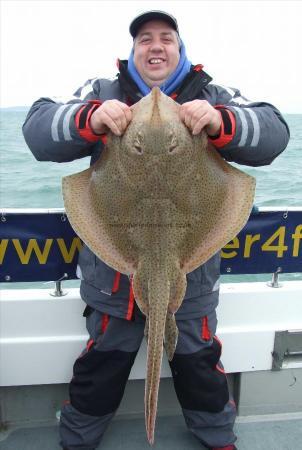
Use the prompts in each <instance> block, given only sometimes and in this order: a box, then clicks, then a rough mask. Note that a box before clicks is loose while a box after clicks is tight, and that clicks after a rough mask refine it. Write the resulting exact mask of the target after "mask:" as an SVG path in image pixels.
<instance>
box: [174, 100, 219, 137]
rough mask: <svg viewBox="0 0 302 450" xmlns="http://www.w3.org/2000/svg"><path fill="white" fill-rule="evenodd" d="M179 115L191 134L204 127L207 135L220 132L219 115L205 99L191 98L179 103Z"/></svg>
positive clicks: (198, 131)
mask: <svg viewBox="0 0 302 450" xmlns="http://www.w3.org/2000/svg"><path fill="white" fill-rule="evenodd" d="M179 115H180V118H181V120H182V121H183V122H184V124H185V125H186V126H187V127H188V128H189V129H190V130H191V131H192V134H193V135H196V134H199V133H200V132H201V130H203V129H205V131H206V133H207V134H208V135H209V136H216V135H218V134H219V132H220V127H221V115H220V113H219V111H217V110H216V109H215V108H213V106H212V105H210V103H209V102H207V101H206V100H193V101H192V102H187V103H184V104H183V105H181V107H180V109H179Z"/></svg>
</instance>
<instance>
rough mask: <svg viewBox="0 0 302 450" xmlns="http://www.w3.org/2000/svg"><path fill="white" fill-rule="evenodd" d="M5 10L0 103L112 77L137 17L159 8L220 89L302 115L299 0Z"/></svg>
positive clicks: (30, 5)
mask: <svg viewBox="0 0 302 450" xmlns="http://www.w3.org/2000/svg"><path fill="white" fill-rule="evenodd" d="M1 9H2V11H1V48H0V55H1V56H0V57H1V106H12V105H30V104H31V103H32V102H33V101H35V100H36V99H37V98H39V97H41V96H54V95H57V96H60V95H70V94H72V93H73V92H74V91H75V90H76V89H77V88H78V87H79V86H80V85H82V84H83V83H84V82H85V81H86V80H87V79H88V78H94V77H96V76H102V77H104V76H105V77H106V76H109V77H112V76H114V75H115V74H116V72H117V69H116V65H115V62H116V58H117V57H119V58H121V59H127V58H128V55H129V51H130V48H131V45H132V39H131V37H130V35H129V33H128V26H129V23H130V21H131V20H132V18H134V17H135V16H136V15H137V14H139V13H140V12H142V11H145V10H148V9H162V10H165V11H168V12H170V13H172V14H173V15H174V16H176V18H177V20H178V23H179V29H180V34H181V37H182V39H183V40H184V42H185V44H186V48H187V55H188V57H189V59H190V60H191V61H192V62H193V63H195V64H197V63H202V64H203V65H204V69H205V70H206V71H207V72H208V73H209V74H210V75H211V76H212V77H213V79H214V80H213V82H215V83H218V84H223V85H226V86H231V87H237V88H239V89H240V90H241V92H242V94H243V95H245V96H247V97H248V98H250V99H253V100H265V101H269V102H271V103H273V104H275V105H276V106H277V107H278V108H279V109H281V111H282V112H284V113H302V94H301V91H302V90H301V83H302V62H301V60H302V58H301V53H302V49H301V47H302V26H301V19H302V2H301V1H274V0H271V1H260V0H259V1H245V0H237V1H228V0H225V1H213V0H212V1H203V0H200V1H142V0H140V1H114V0H111V1H102V0H98V1H89V0H86V1H82V0H66V1H62V0H61V1H59V0H58V1H56V0H52V1H48V0H40V1H39V0H36V1H27V0H19V1H14V0H1Z"/></svg>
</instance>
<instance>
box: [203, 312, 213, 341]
mask: <svg viewBox="0 0 302 450" xmlns="http://www.w3.org/2000/svg"><path fill="white" fill-rule="evenodd" d="M201 320H202V330H201V339H203V340H204V341H210V340H211V332H210V330H209V323H208V316H204V317H202V319H201Z"/></svg>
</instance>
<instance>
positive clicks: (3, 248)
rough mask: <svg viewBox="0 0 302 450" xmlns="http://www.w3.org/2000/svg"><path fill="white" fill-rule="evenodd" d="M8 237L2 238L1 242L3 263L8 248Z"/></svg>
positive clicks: (0, 251) (0, 255) (0, 260)
mask: <svg viewBox="0 0 302 450" xmlns="http://www.w3.org/2000/svg"><path fill="white" fill-rule="evenodd" d="M7 244H8V239H1V242H0V264H2V263H3V259H4V256H5V252H6V249H7Z"/></svg>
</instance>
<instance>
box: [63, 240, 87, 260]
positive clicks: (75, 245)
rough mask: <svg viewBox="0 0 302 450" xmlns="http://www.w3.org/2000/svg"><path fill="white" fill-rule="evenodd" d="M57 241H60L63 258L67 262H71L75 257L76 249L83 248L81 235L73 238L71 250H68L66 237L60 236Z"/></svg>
mask: <svg viewBox="0 0 302 450" xmlns="http://www.w3.org/2000/svg"><path fill="white" fill-rule="evenodd" d="M57 243H58V246H59V249H60V250H61V253H62V256H63V259H64V261H65V262H66V263H71V262H72V260H73V258H74V255H75V252H76V250H78V251H80V250H81V248H82V242H81V240H80V238H79V237H75V238H73V240H72V243H71V246H70V249H69V250H67V247H66V244H65V241H64V239H62V238H58V239H57Z"/></svg>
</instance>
